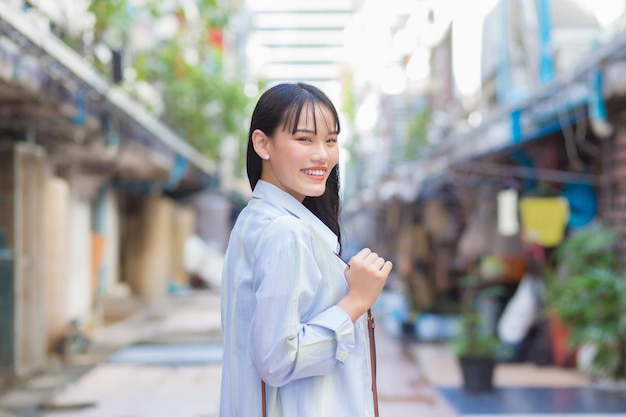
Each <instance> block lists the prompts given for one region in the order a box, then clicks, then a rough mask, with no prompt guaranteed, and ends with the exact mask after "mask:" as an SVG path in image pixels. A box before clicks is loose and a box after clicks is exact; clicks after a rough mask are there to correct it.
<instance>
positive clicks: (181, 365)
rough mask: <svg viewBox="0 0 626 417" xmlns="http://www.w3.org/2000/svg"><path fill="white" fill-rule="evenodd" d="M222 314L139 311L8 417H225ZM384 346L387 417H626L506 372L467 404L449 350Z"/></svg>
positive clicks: (45, 379)
mask: <svg viewBox="0 0 626 417" xmlns="http://www.w3.org/2000/svg"><path fill="white" fill-rule="evenodd" d="M219 314H220V313H219V296H218V294H216V293H214V292H201V293H194V294H188V295H180V296H174V297H171V298H170V299H168V301H167V302H165V303H161V304H159V305H158V306H154V307H152V308H147V309H144V310H141V311H138V312H137V313H135V314H133V315H132V316H130V317H128V318H127V319H125V320H123V321H120V322H118V323H116V324H113V325H111V326H107V327H105V328H103V329H102V330H100V331H99V332H97V333H96V334H95V335H94V337H93V341H94V344H93V349H92V353H91V356H89V355H88V356H87V357H85V358H80V360H78V361H77V362H76V363H75V364H74V365H73V366H71V367H68V368H66V369H65V371H64V372H63V371H59V372H56V373H49V374H46V375H42V376H40V377H37V378H33V379H32V380H30V381H29V382H28V383H26V384H24V385H22V386H21V387H19V388H16V389H14V390H7V391H5V392H2V393H0V395H1V396H0V417H5V415H6V416H11V417H13V416H20V417H42V416H47V417H214V416H217V415H218V404H219V387H220V375H221V364H220V361H221V354H222V345H221V333H220V316H219ZM376 340H377V356H378V388H379V400H380V415H381V417H405V416H406V417H409V416H411V417H419V416H428V417H430V416H437V417H448V416H449V417H455V416H459V415H471V416H480V415H491V416H494V415H515V416H516V417H520V416H526V415H528V416H533V417H541V416H548V415H549V416H552V417H556V416H559V415H581V416H585V417H588V416H591V415H603V416H610V417H618V416H619V417H626V398H625V397H617V396H607V397H602V396H601V395H602V394H600V393H598V392H597V391H595V390H593V389H592V388H590V387H589V381H587V380H586V379H585V378H583V377H582V376H580V375H579V374H578V373H576V372H575V371H572V370H565V369H557V368H543V369H539V368H537V367H533V366H531V365H519V366H516V365H510V366H508V365H503V366H501V365H499V366H498V369H497V371H496V381H495V384H496V390H495V391H493V392H491V393H488V394H481V395H468V394H465V393H464V392H463V390H462V389H461V388H460V379H459V378H460V377H459V371H458V369H457V368H456V363H455V361H454V357H453V356H452V355H451V353H450V352H449V350H447V348H446V347H445V346H441V345H427V344H416V343H411V344H408V345H407V344H406V343H404V342H402V341H401V340H399V339H397V338H394V337H391V336H389V335H388V334H387V333H386V332H385V331H384V329H383V328H380V327H379V328H378V329H377V339H376ZM46 387H48V389H45V388H46ZM3 413H4V414H3Z"/></svg>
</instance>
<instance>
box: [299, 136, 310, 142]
mask: <svg viewBox="0 0 626 417" xmlns="http://www.w3.org/2000/svg"><path fill="white" fill-rule="evenodd" d="M298 140H299V141H302V142H310V141H311V140H310V139H309V138H305V137H301V138H298Z"/></svg>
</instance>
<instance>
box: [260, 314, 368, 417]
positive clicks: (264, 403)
mask: <svg viewBox="0 0 626 417" xmlns="http://www.w3.org/2000/svg"><path fill="white" fill-rule="evenodd" d="M375 327H376V323H375V322H374V315H373V314H372V310H371V309H368V310H367V330H368V333H369V339H370V368H371V370H372V394H373V397H374V416H375V417H378V387H377V386H376V340H375V337H374V328H375ZM265 398H266V397H265V381H263V380H261V406H262V407H263V408H262V410H263V417H267V402H266V399H265Z"/></svg>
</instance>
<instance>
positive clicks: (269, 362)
mask: <svg viewBox="0 0 626 417" xmlns="http://www.w3.org/2000/svg"><path fill="white" fill-rule="evenodd" d="M295 220H297V219H295ZM294 223H296V222H294V218H292V219H286V220H285V221H275V222H274V223H273V224H272V226H270V228H268V229H269V230H267V231H266V233H265V235H266V236H264V237H266V238H267V239H262V242H259V247H258V249H257V251H256V262H255V263H254V286H255V288H254V291H255V299H256V307H255V310H254V314H253V318H252V323H251V330H250V340H249V342H250V355H251V359H252V363H253V364H254V366H255V368H256V370H257V372H258V374H259V376H260V377H261V378H262V379H263V380H264V381H265V382H266V383H267V384H269V385H272V386H282V385H285V384H287V383H288V382H290V381H292V380H295V379H300V378H305V377H310V376H319V375H326V374H329V373H330V372H332V370H333V368H334V367H335V366H336V364H337V362H338V361H339V362H345V361H346V360H347V359H348V357H349V355H350V353H351V352H352V350H353V348H354V345H355V335H354V324H353V323H352V320H351V319H350V316H349V315H348V314H347V313H346V312H345V311H344V310H343V309H342V308H340V307H337V306H335V304H336V303H337V302H338V301H339V300H326V301H325V300H320V299H319V296H318V291H317V290H318V288H319V286H320V285H321V284H322V282H323V281H322V278H323V277H322V273H321V271H320V268H319V266H318V264H317V263H316V260H315V258H314V256H313V253H312V251H311V248H310V245H311V238H310V235H309V236H307V233H306V232H305V231H304V230H302V228H301V227H298V226H299V225H298V224H295V225H294ZM293 226H295V227H293ZM324 302H326V304H327V305H324Z"/></svg>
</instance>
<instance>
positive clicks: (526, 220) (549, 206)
mask: <svg viewBox="0 0 626 417" xmlns="http://www.w3.org/2000/svg"><path fill="white" fill-rule="evenodd" d="M569 216H570V211H569V204H568V202H567V199H565V198H563V197H525V198H522V199H521V202H520V218H521V222H522V228H523V232H524V240H525V241H527V242H536V243H539V244H540V245H541V246H544V247H552V246H556V245H558V244H559V243H561V241H562V240H563V235H564V233H565V229H566V227H567V222H568V220H569Z"/></svg>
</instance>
